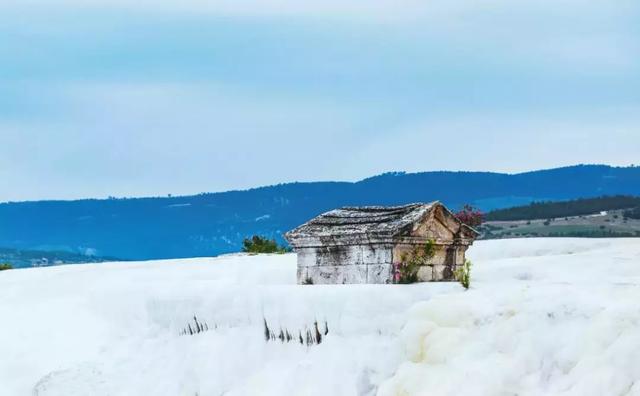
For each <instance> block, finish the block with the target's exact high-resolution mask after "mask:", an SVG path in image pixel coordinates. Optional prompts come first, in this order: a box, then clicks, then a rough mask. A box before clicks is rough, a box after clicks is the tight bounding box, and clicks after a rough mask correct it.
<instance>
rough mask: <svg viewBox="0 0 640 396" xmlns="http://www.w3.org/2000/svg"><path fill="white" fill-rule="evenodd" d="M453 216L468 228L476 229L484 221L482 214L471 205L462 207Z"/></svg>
mask: <svg viewBox="0 0 640 396" xmlns="http://www.w3.org/2000/svg"><path fill="white" fill-rule="evenodd" d="M455 216H456V217H457V218H458V220H460V221H461V222H463V223H464V224H466V225H468V226H469V227H478V226H479V225H481V224H482V222H483V221H484V213H482V211H480V209H477V208H474V207H473V206H471V205H464V207H463V208H462V210H460V211H459V212H457V213H456V214H455Z"/></svg>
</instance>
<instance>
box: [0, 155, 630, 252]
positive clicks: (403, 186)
mask: <svg viewBox="0 0 640 396" xmlns="http://www.w3.org/2000/svg"><path fill="white" fill-rule="evenodd" d="M616 194H624V195H640V167H610V166H604V165H578V166H572V167H565V168H557V169H549V170H540V171H533V172H526V173H520V174H503V173H490V172H423V173H401V172H397V173H386V174H382V175H379V176H375V177H371V178H368V179H365V180H362V181H359V182H355V183H350V182H313V183H288V184H280V185H275V186H268V187H260V188H255V189H251V190H245V191H229V192H223V193H211V194H201V195H196V196H185V197H158V198H135V199H107V200H97V199H88V200H79V201H37V202H15V203H4V204H0V247H3V248H16V249H26V250H56V251H69V252H76V253H84V252H87V253H90V254H91V255H100V256H113V257H119V258H122V259H158V258H178V257H195V256H212V255H218V254H221V253H228V252H234V251H238V250H239V249H240V247H241V245H242V240H243V238H245V237H247V236H251V235H253V234H261V235H265V236H268V237H275V238H276V239H278V240H280V241H282V234H283V233H284V232H285V231H287V230H289V229H291V228H293V227H295V226H297V225H299V224H301V223H302V222H304V221H306V220H308V219H310V218H311V217H314V216H316V215H318V214H320V213H322V212H324V211H327V210H330V209H332V208H335V207H340V206H344V205H398V204H405V203H409V202H420V201H422V202H426V201H433V200H440V201H442V202H443V203H445V204H446V205H447V206H449V207H450V208H452V209H457V208H459V207H460V206H462V205H463V204H465V203H471V204H473V205H476V206H478V207H480V208H482V209H484V210H491V209H497V208H506V207H511V206H516V205H522V204H527V203H529V202H532V201H540V200H554V201H557V200H567V199H575V198H581V197H585V198H586V197H596V196H602V195H616Z"/></svg>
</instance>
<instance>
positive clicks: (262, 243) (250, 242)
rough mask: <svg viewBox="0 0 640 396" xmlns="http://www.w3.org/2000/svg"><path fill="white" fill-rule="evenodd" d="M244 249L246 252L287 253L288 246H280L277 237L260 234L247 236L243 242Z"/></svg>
mask: <svg viewBox="0 0 640 396" xmlns="http://www.w3.org/2000/svg"><path fill="white" fill-rule="evenodd" d="M242 251H243V252H245V253H253V254H258V253H286V252H288V251H290V249H288V248H287V247H284V246H279V245H278V243H277V242H276V240H275V239H267V238H266V237H262V236H259V235H254V236H252V237H251V238H245V239H244V241H243V242H242Z"/></svg>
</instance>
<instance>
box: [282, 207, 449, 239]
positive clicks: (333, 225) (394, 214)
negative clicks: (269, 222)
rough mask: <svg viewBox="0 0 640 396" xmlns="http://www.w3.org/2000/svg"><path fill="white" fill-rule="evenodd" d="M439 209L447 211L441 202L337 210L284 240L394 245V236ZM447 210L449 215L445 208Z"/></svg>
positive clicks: (300, 228) (321, 216) (403, 232)
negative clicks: (392, 243)
mask: <svg viewBox="0 0 640 396" xmlns="http://www.w3.org/2000/svg"><path fill="white" fill-rule="evenodd" d="M437 206H442V207H443V208H444V206H443V205H442V204H441V203H440V202H438V201H434V202H431V203H413V204H409V205H403V206H363V207H344V208H340V209H334V210H331V211H329V212H326V213H323V214H321V215H320V216H318V217H316V218H314V219H312V220H310V221H308V222H307V223H305V224H303V225H301V226H299V227H297V228H296V229H294V230H292V231H290V232H288V233H287V234H286V235H285V237H286V238H287V240H288V241H289V242H290V243H291V244H292V245H293V246H294V247H296V246H302V245H306V246H309V245H317V246H319V245H332V244H336V243H340V244H341V243H361V242H374V241H375V242H383V241H387V242H391V241H392V239H393V237H395V236H399V235H404V234H405V233H407V232H409V231H410V230H411V228H412V227H413V225H414V224H415V223H416V222H418V221H420V220H422V219H423V218H425V217H426V216H427V215H428V214H429V213H430V212H431V211H432V210H433V209H434V208H435V207H437ZM444 210H445V211H446V213H449V214H450V212H449V211H448V210H447V209H446V208H444ZM452 217H453V216H452Z"/></svg>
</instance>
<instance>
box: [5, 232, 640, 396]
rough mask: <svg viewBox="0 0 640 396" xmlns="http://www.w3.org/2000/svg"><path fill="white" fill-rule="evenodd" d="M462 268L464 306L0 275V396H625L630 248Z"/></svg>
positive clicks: (222, 267) (368, 295)
mask: <svg viewBox="0 0 640 396" xmlns="http://www.w3.org/2000/svg"><path fill="white" fill-rule="evenodd" d="M469 256H470V258H471V259H472V260H473V261H474V268H473V283H472V288H471V289H470V290H468V291H465V290H464V289H462V287H461V286H460V285H458V284H456V283H428V284H417V285H407V286H402V285H386V286H385V285H345V286H342V285H340V286H319V285H313V286H298V285H295V255H293V254H291V255H284V256H282V255H272V256H253V257H250V256H227V257H220V258H215V259H193V260H171V261H158V262H146V263H113V264H90V265H76V266H60V267H51V268H38V269H26V270H13V271H4V272H0V395H2V396H4V395H10V396H13V395H40V396H52V395H64V396H74V395H172V396H174V395H190V396H194V395H199V396H208V395H216V396H217V395H221V394H225V395H373V394H380V395H516V394H517V395H635V394H638V395H640V239H615V240H614V239H611V240H605V239H517V240H501V241H487V242H477V243H476V244H475V245H474V246H473V247H472V248H471V250H470V251H469ZM193 315H197V317H198V318H199V319H200V320H202V321H204V322H206V323H207V324H208V326H209V327H210V330H209V331H207V332H204V333H201V334H197V335H194V336H181V335H180V332H181V330H182V328H183V327H184V326H186V325H187V323H189V322H190V321H191V320H192V317H193ZM264 318H266V319H267V321H268V322H269V324H270V326H271V327H272V328H275V329H276V330H279V329H280V327H282V328H286V329H289V330H290V331H292V332H294V333H297V331H298V330H304V329H305V328H306V327H309V326H311V325H312V324H313V322H314V321H315V320H318V321H320V322H321V323H323V322H324V321H325V320H326V322H327V323H328V327H329V334H328V335H327V336H326V337H325V339H324V341H323V343H322V344H320V345H314V346H309V347H307V346H302V345H300V344H299V343H296V342H292V343H285V344H282V343H280V342H279V341H277V342H269V343H267V342H265V340H264V335H263V319H264Z"/></svg>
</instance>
